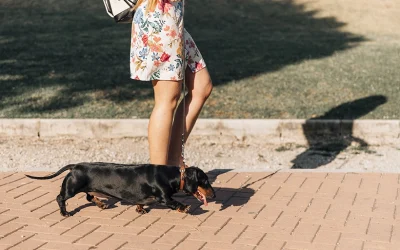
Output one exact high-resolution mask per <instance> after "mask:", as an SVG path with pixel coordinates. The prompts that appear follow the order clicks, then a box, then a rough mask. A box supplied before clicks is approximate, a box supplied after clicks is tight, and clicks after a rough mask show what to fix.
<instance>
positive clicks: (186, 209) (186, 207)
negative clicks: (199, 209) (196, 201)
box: [177, 205, 190, 213]
mask: <svg viewBox="0 0 400 250" xmlns="http://www.w3.org/2000/svg"><path fill="white" fill-rule="evenodd" d="M189 210H190V205H182V206H180V207H178V209H177V211H178V212H180V213H188V212H189Z"/></svg>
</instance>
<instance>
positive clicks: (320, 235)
mask: <svg viewBox="0 0 400 250" xmlns="http://www.w3.org/2000/svg"><path fill="white" fill-rule="evenodd" d="M339 236H340V233H339V232H332V231H326V230H319V231H318V232H317V234H316V236H315V238H314V240H313V243H315V244H318V243H319V244H328V245H336V243H337V242H338V241H339Z"/></svg>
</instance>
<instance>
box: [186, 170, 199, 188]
mask: <svg viewBox="0 0 400 250" xmlns="http://www.w3.org/2000/svg"><path fill="white" fill-rule="evenodd" d="M185 175H186V178H185V188H186V190H187V191H189V192H190V193H192V194H194V193H196V192H197V188H198V186H199V185H198V179H197V170H196V168H193V167H190V168H187V169H186V170H185Z"/></svg>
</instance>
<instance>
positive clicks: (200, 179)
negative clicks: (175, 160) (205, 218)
mask: <svg viewBox="0 0 400 250" xmlns="http://www.w3.org/2000/svg"><path fill="white" fill-rule="evenodd" d="M183 189H184V191H186V192H188V193H190V194H192V195H193V196H194V197H196V198H197V199H198V200H199V201H201V202H203V203H204V205H206V206H207V198H209V199H213V198H215V192H214V189H213V187H212V186H211V183H210V182H209V181H208V176H207V175H206V173H204V172H203V170H201V169H200V168H197V167H190V168H186V170H185V185H184V187H183Z"/></svg>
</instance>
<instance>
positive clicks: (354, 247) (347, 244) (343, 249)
mask: <svg viewBox="0 0 400 250" xmlns="http://www.w3.org/2000/svg"><path fill="white" fill-rule="evenodd" d="M362 247H363V240H361V239H347V238H343V237H341V238H340V240H339V242H338V245H337V249H338V250H361V249H362Z"/></svg>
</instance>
